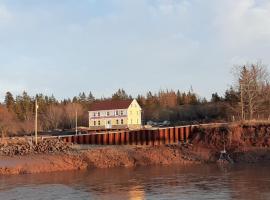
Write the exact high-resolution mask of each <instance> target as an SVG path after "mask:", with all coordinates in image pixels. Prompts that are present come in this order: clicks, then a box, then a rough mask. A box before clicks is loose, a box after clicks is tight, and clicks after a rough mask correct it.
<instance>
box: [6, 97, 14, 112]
mask: <svg viewBox="0 0 270 200" xmlns="http://www.w3.org/2000/svg"><path fill="white" fill-rule="evenodd" d="M4 102H5V105H6V107H7V109H8V111H9V112H15V100H14V98H13V95H12V94H11V92H7V93H6V96H5V101H4Z"/></svg>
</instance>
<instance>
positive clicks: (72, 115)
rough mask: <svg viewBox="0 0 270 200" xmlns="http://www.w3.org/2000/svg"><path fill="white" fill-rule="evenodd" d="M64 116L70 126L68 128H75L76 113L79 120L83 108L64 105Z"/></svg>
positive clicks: (75, 105)
mask: <svg viewBox="0 0 270 200" xmlns="http://www.w3.org/2000/svg"><path fill="white" fill-rule="evenodd" d="M64 109H65V115H66V118H67V120H68V123H69V125H70V128H72V127H74V126H75V122H76V121H75V120H76V112H77V116H78V118H80V117H81V116H82V114H83V107H82V105H81V104H78V103H68V104H66V105H65V108H64Z"/></svg>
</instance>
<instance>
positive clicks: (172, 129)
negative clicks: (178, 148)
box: [169, 128, 174, 144]
mask: <svg viewBox="0 0 270 200" xmlns="http://www.w3.org/2000/svg"><path fill="white" fill-rule="evenodd" d="M169 131H170V144H174V128H170V130H169Z"/></svg>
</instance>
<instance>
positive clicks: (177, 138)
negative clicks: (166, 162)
mask: <svg viewBox="0 0 270 200" xmlns="http://www.w3.org/2000/svg"><path fill="white" fill-rule="evenodd" d="M174 136H175V137H174V139H175V143H178V142H179V128H178V127H175V133H174Z"/></svg>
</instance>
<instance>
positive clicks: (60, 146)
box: [0, 139, 71, 156]
mask: <svg viewBox="0 0 270 200" xmlns="http://www.w3.org/2000/svg"><path fill="white" fill-rule="evenodd" d="M70 150H71V148H70V147H69V146H68V145H67V144H66V143H65V142H63V141H62V140H59V139H46V140H42V141H40V142H39V143H38V144H37V145H32V144H30V143H29V142H27V141H17V142H13V141H12V142H8V143H6V144H0V155H2V156H14V155H27V154H48V153H59V152H67V151H70Z"/></svg>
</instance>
